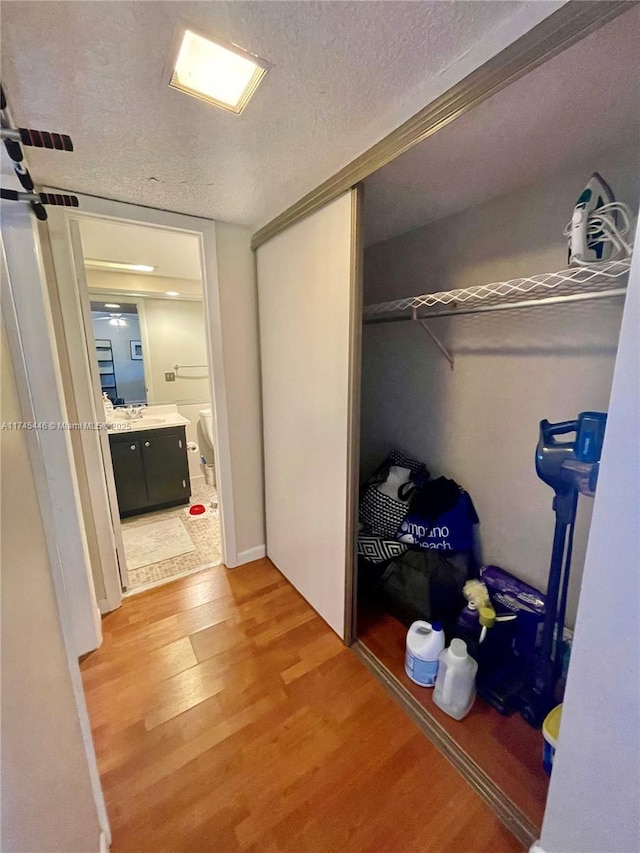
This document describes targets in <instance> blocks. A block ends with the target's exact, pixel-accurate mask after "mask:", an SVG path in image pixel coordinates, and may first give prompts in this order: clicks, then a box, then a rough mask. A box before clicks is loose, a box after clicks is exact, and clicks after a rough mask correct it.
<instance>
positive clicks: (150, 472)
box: [109, 426, 191, 518]
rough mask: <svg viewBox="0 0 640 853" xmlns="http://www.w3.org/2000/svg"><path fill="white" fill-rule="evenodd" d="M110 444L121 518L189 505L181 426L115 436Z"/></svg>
mask: <svg viewBox="0 0 640 853" xmlns="http://www.w3.org/2000/svg"><path fill="white" fill-rule="evenodd" d="M109 444H110V447H111V459H112V461H113V473H114V476H115V480H116V491H117V493H118V507H119V509H120V517H121V518H124V517H126V516H129V515H137V514H138V513H143V512H151V511H152V510H156V509H163V508H164V507H169V506H176V505H179V504H186V503H188V502H189V498H190V497H191V486H190V482H189V464H188V462H187V440H186V435H185V428H184V426H172V427H165V428H162V429H149V430H132V431H131V432H124V433H115V434H111V435H110V436H109Z"/></svg>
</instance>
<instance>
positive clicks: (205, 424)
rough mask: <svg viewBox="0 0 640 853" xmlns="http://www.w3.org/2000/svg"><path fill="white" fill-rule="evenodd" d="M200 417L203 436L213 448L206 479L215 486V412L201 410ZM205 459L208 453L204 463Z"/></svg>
mask: <svg viewBox="0 0 640 853" xmlns="http://www.w3.org/2000/svg"><path fill="white" fill-rule="evenodd" d="M198 414H199V415H200V428H201V430H202V435H203V436H204V438H205V441H206V442H207V444H208V445H209V447H210V448H211V461H210V462H207V463H206V464H205V466H204V479H205V482H206V483H207V485H209V486H215V485H216V469H215V464H214V460H213V449H214V448H213V412H212V411H211V409H210V408H209V409H200V411H199V412H198ZM205 458H207V459H208V458H209V454H208V453H206V452H205V453H204V454H203V462H204V461H205Z"/></svg>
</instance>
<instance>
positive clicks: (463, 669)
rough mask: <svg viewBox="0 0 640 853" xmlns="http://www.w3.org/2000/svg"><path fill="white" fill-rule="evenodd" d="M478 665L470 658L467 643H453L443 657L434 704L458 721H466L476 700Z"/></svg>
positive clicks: (461, 641) (434, 692)
mask: <svg viewBox="0 0 640 853" xmlns="http://www.w3.org/2000/svg"><path fill="white" fill-rule="evenodd" d="M477 671H478V664H477V662H476V661H475V660H474V659H473V658H472V657H471V656H470V655H469V654H467V644H466V643H465V642H464V640H457V639H456V640H452V641H451V645H450V646H449V648H448V649H445V650H444V651H443V652H442V653H441V655H440V667H439V668H438V677H437V679H436V687H435V690H434V691H433V701H434V702H435V703H436V705H437V706H438V708H440V709H441V710H443V711H444V712H445V714H448V715H449V716H450V717H453V719H454V720H461V719H462V718H463V717H466V716H467V714H468V713H469V711H470V710H471V706H472V705H473V700H474V699H475V698H476V673H477Z"/></svg>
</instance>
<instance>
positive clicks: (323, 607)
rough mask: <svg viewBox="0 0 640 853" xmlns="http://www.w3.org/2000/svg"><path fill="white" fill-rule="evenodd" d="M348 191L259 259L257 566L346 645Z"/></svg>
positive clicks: (351, 236)
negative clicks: (261, 457)
mask: <svg viewBox="0 0 640 853" xmlns="http://www.w3.org/2000/svg"><path fill="white" fill-rule="evenodd" d="M357 230H358V191H357V190H352V191H350V192H348V193H346V194H345V195H343V196H341V197H340V198H338V199H336V200H335V201H333V202H331V203H330V204H328V205H327V206H326V207H324V208H323V209H322V210H320V211H318V212H317V213H314V214H312V215H311V216H308V217H307V218H305V219H303V220H301V221H300V222H298V223H296V224H295V225H292V226H290V227H289V228H288V229H287V230H285V231H283V232H281V233H280V234H278V235H277V236H275V237H273V238H272V239H271V240H269V241H268V242H267V243H265V244H264V245H263V246H261V247H260V248H259V249H258V252H257V263H258V290H259V304H260V339H261V350H262V388H263V409H264V454H265V483H266V516H267V554H268V556H269V557H270V558H271V560H273V562H274V563H275V565H276V566H277V567H278V568H279V569H280V571H281V572H282V573H283V574H284V575H285V576H286V577H287V578H288V579H289V580H290V581H291V583H292V584H293V585H294V586H295V587H296V589H297V590H298V591H299V592H300V593H301V594H302V595H303V596H304V597H305V598H306V599H307V601H308V602H309V603H310V604H311V605H312V606H313V607H314V608H315V609H316V610H317V611H318V613H319V614H320V615H321V616H322V617H323V618H324V619H325V620H326V621H327V622H328V623H329V625H330V626H331V627H332V628H333V629H334V631H336V633H337V634H339V636H340V637H342V638H343V639H346V640H347V641H350V639H351V612H352V611H351V583H352V577H353V523H354V511H353V503H354V496H355V492H356V489H355V472H356V468H355V464H356V453H357V447H356V446H355V444H356V442H355V434H356V433H355V409H356V403H357V404H358V405H359V400H358V399H357V397H358V387H357V377H358V375H359V359H360V335H359V329H360V312H361V307H360V306H361V291H360V281H359V279H360V263H359V250H358V239H357Z"/></svg>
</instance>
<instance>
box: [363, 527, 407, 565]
mask: <svg viewBox="0 0 640 853" xmlns="http://www.w3.org/2000/svg"><path fill="white" fill-rule="evenodd" d="M407 548H408V546H407V545H403V544H402V542H398V540H397V539H383V538H382V536H369V535H367V534H366V533H361V534H360V535H359V536H358V556H359V557H364V558H365V560H367V562H369V563H384V562H386V561H387V560H393V558H394V557H399V556H400V554H403V553H404V552H405V551H406V550H407Z"/></svg>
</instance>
